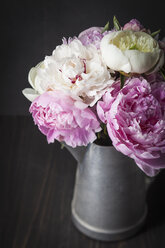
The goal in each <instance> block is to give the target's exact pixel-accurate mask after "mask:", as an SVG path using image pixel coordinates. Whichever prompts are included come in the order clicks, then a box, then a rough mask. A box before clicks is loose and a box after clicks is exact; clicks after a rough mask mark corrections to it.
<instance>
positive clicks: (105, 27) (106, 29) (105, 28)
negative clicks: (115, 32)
mask: <svg viewBox="0 0 165 248" xmlns="http://www.w3.org/2000/svg"><path fill="white" fill-rule="evenodd" d="M108 30H109V22H107V24H106V25H105V26H104V28H103V30H102V32H101V33H104V32H105V31H108Z"/></svg>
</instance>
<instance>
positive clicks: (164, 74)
mask: <svg viewBox="0 0 165 248" xmlns="http://www.w3.org/2000/svg"><path fill="white" fill-rule="evenodd" d="M160 73H161V75H162V77H163V79H164V80H165V70H164V69H163V68H162V69H161V70H160Z"/></svg>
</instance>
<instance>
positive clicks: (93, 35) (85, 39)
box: [78, 27, 104, 49]
mask: <svg viewBox="0 0 165 248" xmlns="http://www.w3.org/2000/svg"><path fill="white" fill-rule="evenodd" d="M102 30H103V28H102V27H91V28H88V29H86V30H84V31H82V32H81V33H80V34H79V36H78V39H79V40H80V41H81V43H82V44H83V45H84V46H88V45H90V44H93V45H94V46H96V48H97V49H99V48H100V41H101V40H102V38H103V37H104V34H102V33H101V32H102Z"/></svg>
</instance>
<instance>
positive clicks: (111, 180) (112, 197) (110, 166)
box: [67, 144, 147, 241]
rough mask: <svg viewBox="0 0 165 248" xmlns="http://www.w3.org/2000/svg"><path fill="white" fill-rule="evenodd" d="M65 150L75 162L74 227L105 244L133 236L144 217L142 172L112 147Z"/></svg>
mask: <svg viewBox="0 0 165 248" xmlns="http://www.w3.org/2000/svg"><path fill="white" fill-rule="evenodd" d="M67 148H68V150H69V151H70V152H71V153H72V155H74V156H75V158H77V160H78V168H77V174H76V182H75V189H74V196H73V201H72V219H73V222H74V224H75V225H76V227H77V228H78V229H79V230H80V231H81V232H83V233H84V234H86V235H87V236H89V237H91V238H94V239H98V240H104V241H115V240H121V239H125V238H127V237H130V236H132V235H133V234H135V233H136V232H137V231H138V230H139V229H140V228H141V226H142V224H143V223H144V221H145V217H146V214H147V208H146V203H145V197H146V185H145V175H144V173H143V172H142V171H141V170H140V169H139V168H138V167H137V165H136V164H135V163H134V161H133V160H132V159H130V158H128V157H126V156H124V155H123V154H121V153H119V152H118V151H116V149H115V148H114V147H104V146H98V145H96V144H91V145H89V146H88V147H87V148H84V147H83V148H82V151H81V148H80V147H79V149H77V150H76V149H73V148H70V147H67ZM85 149H86V150H85Z"/></svg>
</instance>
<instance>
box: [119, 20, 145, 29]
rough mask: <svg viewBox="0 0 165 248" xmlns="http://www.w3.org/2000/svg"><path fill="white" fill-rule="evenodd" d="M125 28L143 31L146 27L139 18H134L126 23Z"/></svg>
mask: <svg viewBox="0 0 165 248" xmlns="http://www.w3.org/2000/svg"><path fill="white" fill-rule="evenodd" d="M123 30H133V31H143V30H144V27H143V26H142V25H141V23H140V22H139V21H138V20H136V19H132V20H131V21H130V22H128V23H126V24H125V25H124V27H123Z"/></svg>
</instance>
